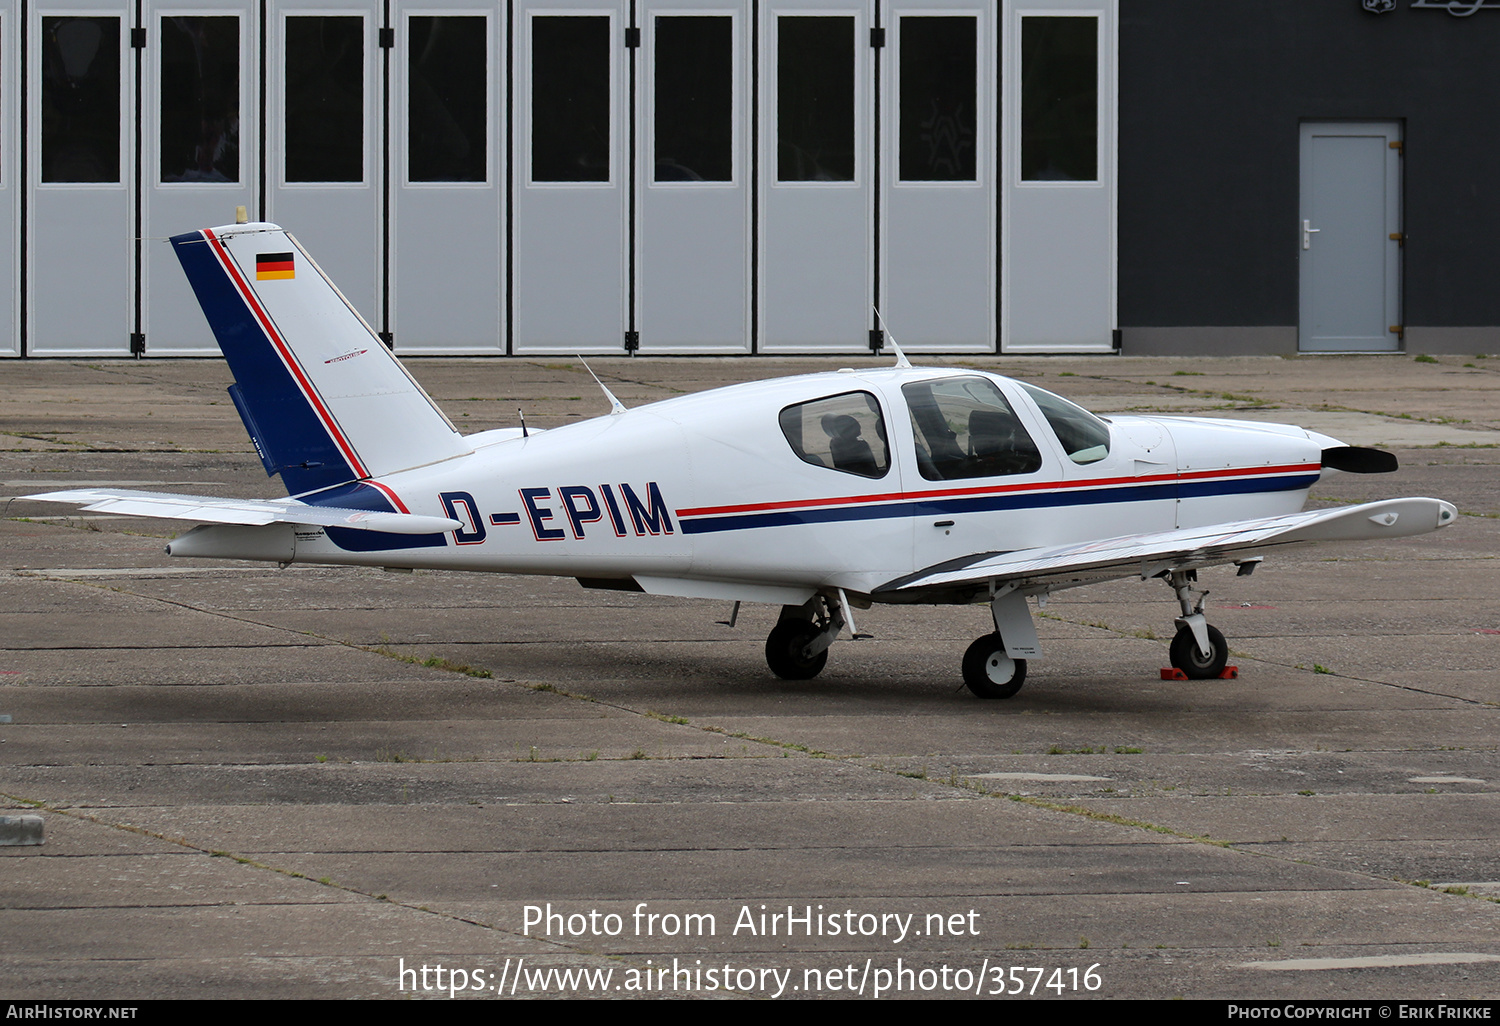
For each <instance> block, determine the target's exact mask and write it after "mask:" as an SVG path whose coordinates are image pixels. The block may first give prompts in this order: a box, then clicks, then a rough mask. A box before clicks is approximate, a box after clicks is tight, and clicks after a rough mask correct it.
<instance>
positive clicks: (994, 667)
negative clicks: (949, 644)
mask: <svg viewBox="0 0 1500 1026" xmlns="http://www.w3.org/2000/svg"><path fill="white" fill-rule="evenodd" d="M1025 683H1026V660H1024V659H1012V658H1011V657H1010V656H1009V655H1007V654H1006V651H1005V641H1004V639H1002V638H1001V637H1000V632H999V631H996V632H995V633H993V634H986V635H985V636H984V637H982V638H980V639H979V640H977V641H975V642H974V644H972V645H970V646H969V650H968V651H967V652H965V653H964V685H965V686H966V687H967V688H968V689H969V690H970V691H972V692H974V694H975V695H977V696H978V697H980V698H1009V697H1010V696H1011V695H1014V694H1015V693H1016V692H1017V691H1020V690H1021V685H1022V684H1025Z"/></svg>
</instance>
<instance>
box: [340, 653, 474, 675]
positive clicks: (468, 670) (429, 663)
mask: <svg viewBox="0 0 1500 1026" xmlns="http://www.w3.org/2000/svg"><path fill="white" fill-rule="evenodd" d="M355 647H356V648H360V649H362V650H363V651H365V652H373V653H374V654H375V655H381V656H385V657H386V658H387V659H395V660H396V661H398V662H402V663H408V664H410V665H412V666H425V667H427V668H428V669H432V670H446V671H447V672H449V673H462V674H464V675H465V676H469V677H482V678H485V679H490V678H493V677H494V676H495V675H494V674H493V673H491V672H490V671H489V670H486V669H485V668H484V667H482V666H470V665H469V664H468V663H456V662H454V661H453V660H451V659H447V658H444V657H443V656H439V655H429V656H428V657H427V658H426V659H423V658H421V657H420V656H414V655H407V654H406V653H405V652H397V651H396V650H395V649H393V648H387V647H386V646H385V645H375V646H373V647H369V646H364V645H356V646H355Z"/></svg>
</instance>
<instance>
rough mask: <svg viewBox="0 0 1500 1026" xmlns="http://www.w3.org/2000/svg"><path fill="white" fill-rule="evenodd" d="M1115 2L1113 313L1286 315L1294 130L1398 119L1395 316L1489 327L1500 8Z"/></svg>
mask: <svg viewBox="0 0 1500 1026" xmlns="http://www.w3.org/2000/svg"><path fill="white" fill-rule="evenodd" d="M1410 3H1411V0H1397V5H1398V6H1397V9H1396V10H1395V11H1392V12H1391V13H1388V14H1380V15H1375V14H1369V13H1367V12H1366V11H1364V10H1363V9H1362V8H1361V6H1360V2H1359V0H1252V2H1250V3H1223V2H1213V0H1121V2H1120V172H1119V190H1120V191H1119V196H1120V221H1119V226H1120V227H1119V232H1120V236H1119V237H1120V242H1119V245H1120V252H1119V259H1120V264H1119V267H1120V272H1119V273H1120V291H1119V321H1120V325H1121V326H1122V327H1124V328H1126V329H1127V331H1126V339H1127V349H1128V340H1129V338H1130V333H1129V330H1128V329H1129V327H1130V326H1163V327H1166V326H1187V325H1244V326H1251V325H1295V324H1296V323H1297V252H1298V250H1297V245H1298V235H1297V231H1296V229H1297V197H1298V125H1299V123H1300V122H1301V121H1304V120H1335V119H1344V118H1348V119H1370V120H1376V119H1378V120H1399V121H1403V122H1404V123H1405V127H1406V158H1405V165H1404V168H1403V172H1404V176H1405V178H1404V191H1405V205H1404V227H1405V230H1406V232H1407V235H1408V241H1407V245H1406V249H1405V254H1404V279H1405V285H1404V293H1405V295H1404V314H1405V316H1404V320H1405V323H1407V324H1409V325H1431V326H1457V325H1500V259H1497V254H1500V10H1480V11H1477V12H1476V13H1474V14H1473V15H1472V16H1470V17H1466V18H1456V17H1453V16H1452V15H1449V14H1448V13H1446V12H1445V11H1443V10H1431V9H1417V10H1412V9H1411V8H1410V6H1409V5H1410Z"/></svg>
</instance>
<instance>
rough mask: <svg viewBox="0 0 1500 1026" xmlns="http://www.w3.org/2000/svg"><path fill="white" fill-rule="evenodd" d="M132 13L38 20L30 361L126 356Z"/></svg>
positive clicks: (54, 0) (78, 5)
mask: <svg viewBox="0 0 1500 1026" xmlns="http://www.w3.org/2000/svg"><path fill="white" fill-rule="evenodd" d="M127 17H128V11H127V8H126V5H125V4H123V3H119V2H115V3H106V4H101V3H95V2H93V0H49V2H47V3H46V4H45V5H39V6H36V7H32V8H31V12H30V15H29V21H30V24H29V25H28V26H27V31H28V32H29V33H30V39H29V43H30V49H29V53H30V54H31V55H32V56H31V57H30V58H29V59H28V70H27V74H28V76H29V77H30V79H31V81H30V83H29V86H30V88H29V90H28V95H27V101H26V102H27V104H28V106H29V108H30V110H29V112H28V113H29V118H28V122H27V135H28V136H29V138H28V139H27V140H26V149H27V165H26V167H27V170H26V174H27V178H28V181H27V183H26V188H27V190H28V193H29V202H28V209H29V218H30V220H29V227H28V238H27V239H26V240H25V242H26V245H27V248H28V250H29V254H28V256H29V274H28V276H27V282H26V287H27V292H28V303H27V334H28V345H27V351H28V352H30V353H33V354H36V355H39V356H40V355H48V356H124V355H126V354H127V353H129V352H130V333H131V329H132V326H133V325H132V320H131V315H130V311H131V309H132V308H133V306H134V286H135V253H134V243H133V241H132V240H133V238H134V235H135V224H134V223H133V216H134V210H135V203H134V199H133V195H132V193H133V190H132V188H131V179H132V178H133V176H134V172H135V160H134V154H133V153H132V150H131V146H130V135H129V134H128V132H127V125H129V124H130V113H131V112H132V111H134V109H135V98H134V93H133V88H134V86H133V81H132V78H133V76H131V75H127V74H126V71H127V69H128V68H129V67H130V57H129V50H128V44H129V40H130V23H129V21H128V20H127Z"/></svg>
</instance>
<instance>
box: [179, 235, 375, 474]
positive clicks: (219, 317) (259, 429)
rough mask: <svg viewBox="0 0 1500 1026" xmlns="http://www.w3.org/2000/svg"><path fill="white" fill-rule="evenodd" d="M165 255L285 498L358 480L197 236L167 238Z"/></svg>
mask: <svg viewBox="0 0 1500 1026" xmlns="http://www.w3.org/2000/svg"><path fill="white" fill-rule="evenodd" d="M172 248H173V249H174V250H176V253H177V259H178V260H179V261H180V262H181V264H182V269H183V270H184V271H185V272H187V278H188V282H189V283H190V284H191V285H192V286H193V292H194V293H195V294H196V295H197V297H198V304H199V305H200V306H201V307H203V314H204V316H205V317H207V318H208V323H209V327H211V328H212V329H213V333H214V338H215V339H217V340H218V343H219V349H220V350H221V351H222V352H223V353H224V359H225V360H227V361H228V363H229V369H230V371H231V372H232V373H233V374H234V378H235V385H234V387H233V388H231V389H230V398H231V399H233V400H234V405H235V409H236V410H238V411H239V414H240V419H241V420H242V421H244V424H245V430H246V431H248V432H249V434H250V438H251V440H252V441H253V442H254V443H255V446H256V449H257V450H258V451H259V453H260V458H261V461H262V462H263V463H264V464H265V467H266V473H267V474H280V475H281V480H282V483H283V484H284V485H286V489H287V492H288V493H290V494H292V495H296V494H299V493H301V492H307V491H312V490H314V489H319V488H329V487H332V486H334V485H339V484H343V483H345V482H347V481H352V480H354V479H355V478H357V477H359V476H360V475H358V474H356V473H355V471H354V469H353V468H352V467H351V466H350V462H349V460H348V459H346V458H345V455H344V453H343V452H342V451H340V448H339V446H338V444H337V443H336V442H335V441H334V439H333V437H332V436H331V435H330V434H329V430H328V427H327V426H326V425H325V422H324V420H323V418H321V417H320V416H319V415H318V413H317V411H316V410H315V409H314V407H313V405H312V403H311V402H310V401H309V398H308V396H307V395H306V394H305V392H304V390H303V388H302V387H301V386H300V385H299V384H298V383H297V380H296V379H295V378H294V377H293V375H292V372H291V370H290V369H289V368H288V367H287V365H286V363H285V362H284V361H283V359H282V358H281V356H280V355H279V354H278V353H277V351H276V348H275V346H274V345H273V344H272V342H271V339H270V337H269V336H268V335H267V334H266V330H265V328H264V327H263V326H262V325H261V323H260V322H259V321H258V320H257V318H256V316H255V314H254V312H253V311H252V310H251V308H250V306H249V303H248V302H247V300H246V298H245V296H244V295H243V294H242V293H241V290H240V288H239V286H237V285H236V283H235V282H234V280H233V279H232V278H231V277H230V274H229V271H228V270H226V268H225V266H224V264H223V263H222V262H221V261H220V259H219V258H218V256H217V255H215V253H214V251H213V248H212V246H211V245H210V243H209V241H208V238H207V237H206V236H205V235H204V233H203V232H190V233H188V234H186V235H177V236H174V237H173V238H172Z"/></svg>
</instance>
